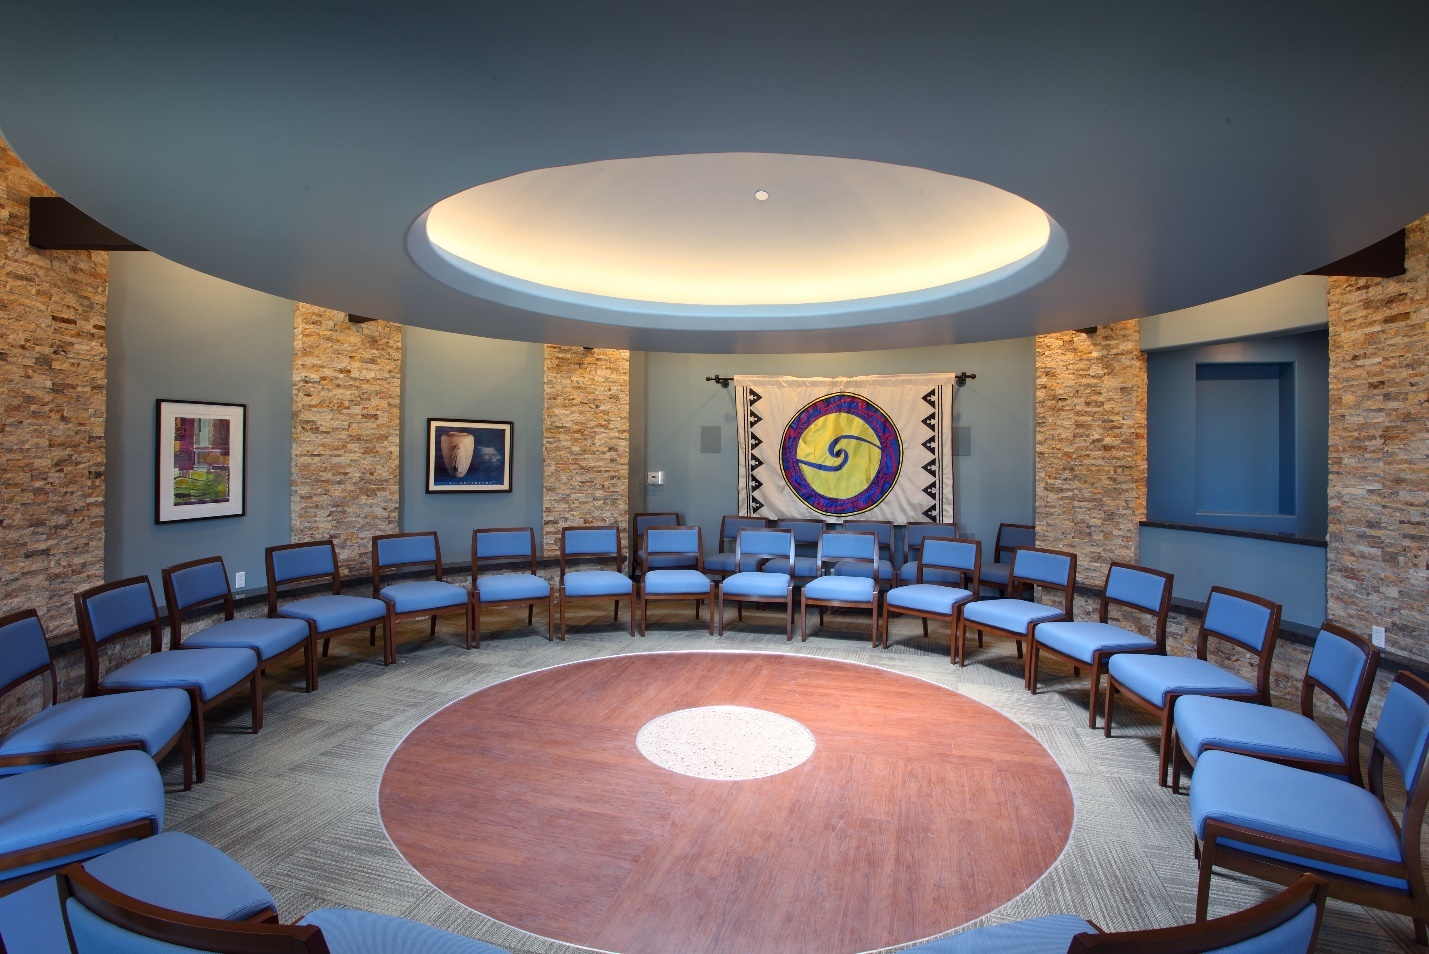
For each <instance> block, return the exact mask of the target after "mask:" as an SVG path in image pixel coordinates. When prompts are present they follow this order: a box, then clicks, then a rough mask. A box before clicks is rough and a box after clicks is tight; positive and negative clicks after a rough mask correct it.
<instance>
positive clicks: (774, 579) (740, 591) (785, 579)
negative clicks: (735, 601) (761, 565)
mask: <svg viewBox="0 0 1429 954" xmlns="http://www.w3.org/2000/svg"><path fill="white" fill-rule="evenodd" d="M720 589H721V590H723V592H724V594H725V595H726V596H767V597H768V598H769V599H771V600H782V599H783V598H784V597H785V595H786V594H788V592H789V574H787V573H750V572H745V573H736V574H734V576H727V577H725V578H724V582H723V583H721V584H720Z"/></svg>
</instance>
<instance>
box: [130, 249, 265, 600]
mask: <svg viewBox="0 0 1429 954" xmlns="http://www.w3.org/2000/svg"><path fill="white" fill-rule="evenodd" d="M106 340H107V344H108V350H109V357H108V362H107V366H108V393H107V400H106V403H107V410H108V417H107V422H106V424H105V443H106V457H107V461H106V466H105V493H104V575H105V578H106V579H109V580H117V579H123V578H125V577H129V576H137V575H140V574H145V575H147V576H148V577H149V579H150V580H151V581H152V582H153V585H154V591H155V594H156V595H157V596H158V597H159V601H160V602H161V603H162V602H163V591H162V590H161V589H160V586H161V583H160V577H159V571H160V570H161V569H162V568H164V567H166V566H170V565H172V564H175V563H182V562H184V561H186V560H193V559H197V558H199V557H206V556H214V555H218V556H222V557H223V559H224V562H225V563H226V564H227V566H228V571H229V573H230V574H232V573H235V572H237V571H240V570H242V571H244V572H246V573H247V577H248V579H247V588H249V589H254V588H257V589H262V588H263V587H264V586H266V583H265V577H264V569H263V550H264V548H265V547H269V546H272V545H274V544H278V543H287V542H288V535H289V527H290V519H289V518H290V505H289V501H290V491H289V486H290V482H289V475H290V473H291V470H292V447H293V303H292V302H291V301H287V300H285V299H282V298H275V297H273V296H272V295H265V294H263V293H262V292H256V291H253V290H252V289H249V288H244V287H242V286H241V285H234V284H232V283H230V282H225V281H223V280H221V279H218V278H213V277H211V276H208V275H204V274H202V273H201V272H196V271H194V270H192V269H190V268H185V267H184V266H182V265H177V264H175V263H173V262H170V261H168V260H167V259H164V258H161V257H159V256H158V255H155V254H153V253H151V252H115V253H112V254H111V255H110V257H109V315H108V330H107V334H106ZM161 398H163V399H178V400H188V401H215V402H223V403H230V404H246V405H248V444H247V457H248V467H247V514H246V515H245V516H242V517H221V518H218V519H213V520H195V521H192V522H184V523H168V524H163V525H159V524H156V523H155V522H154V504H155V490H154V467H155V460H156V457H155V433H154V428H155V420H154V414H155V402H156V401H157V400H159V399H161ZM229 582H230V583H231V582H232V579H231V578H230V581H229Z"/></svg>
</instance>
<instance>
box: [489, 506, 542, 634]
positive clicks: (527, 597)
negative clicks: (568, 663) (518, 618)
mask: <svg viewBox="0 0 1429 954" xmlns="http://www.w3.org/2000/svg"><path fill="white" fill-rule="evenodd" d="M483 563H485V564H486V565H488V566H490V565H491V564H493V563H496V564H507V565H509V564H513V563H515V564H520V563H524V564H526V572H525V573H491V574H488V575H486V576H479V575H478V574H479V573H480V572H481V565H482V564H483ZM471 602H472V609H473V612H474V613H475V623H474V628H475V630H476V645H478V646H480V645H481V611H482V610H483V609H495V608H497V607H499V606H524V607H526V625H527V626H530V625H531V624H532V623H534V622H535V621H536V604H537V603H545V604H546V639H547V640H548V641H549V640H550V639H551V638H552V635H551V631H552V629H553V628H554V626H553V624H554V623H555V615H556V614H555V612H554V607H553V605H552V599H551V584H549V583H547V582H546V581H545V580H543V579H541V578H540V577H539V576H537V575H536V531H535V530H533V529H531V528H530V527H500V528H493V529H490V530H473V531H472V532H471Z"/></svg>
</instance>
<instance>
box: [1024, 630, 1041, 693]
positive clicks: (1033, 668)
mask: <svg viewBox="0 0 1429 954" xmlns="http://www.w3.org/2000/svg"><path fill="white" fill-rule="evenodd" d="M1041 656H1042V653H1041V651H1040V650H1038V648H1037V640H1035V639H1034V640H1032V643H1031V644H1030V645H1029V646H1028V647H1027V679H1026V684H1027V691H1028V692H1030V693H1032V694H1033V695H1034V696H1035V695H1037V661H1038V660H1039V659H1040V658H1041Z"/></svg>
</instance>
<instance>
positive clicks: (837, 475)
mask: <svg viewBox="0 0 1429 954" xmlns="http://www.w3.org/2000/svg"><path fill="white" fill-rule="evenodd" d="M798 457H799V469H800V470H801V471H802V472H803V474H804V479H805V480H807V481H808V482H809V486H811V487H813V488H814V490H816V491H818V492H819V493H820V494H823V495H824V496H825V497H829V498H832V499H834V500H847V499H848V498H849V497H852V496H855V495H856V494H859V493H861V492H863V491H864V490H865V489H867V487H868V485H869V484H871V483H873V478H874V477H875V476H877V474H878V465H879V464H880V463H881V462H882V460H883V449H882V447H881V446H880V445H879V442H878V435H877V434H876V433H874V430H873V428H871V427H869V426H868V424H866V423H865V422H864V421H863V419H862V418H859V417H855V416H854V415H852V414H845V413H843V412H841V411H837V412H835V413H833V414H826V415H825V416H823V417H821V418H819V419H818V420H817V421H815V422H814V423H813V424H810V425H809V427H808V428H807V429H806V430H805V431H804V433H803V434H802V435H800V437H799V449H798ZM809 465H813V466H809Z"/></svg>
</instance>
